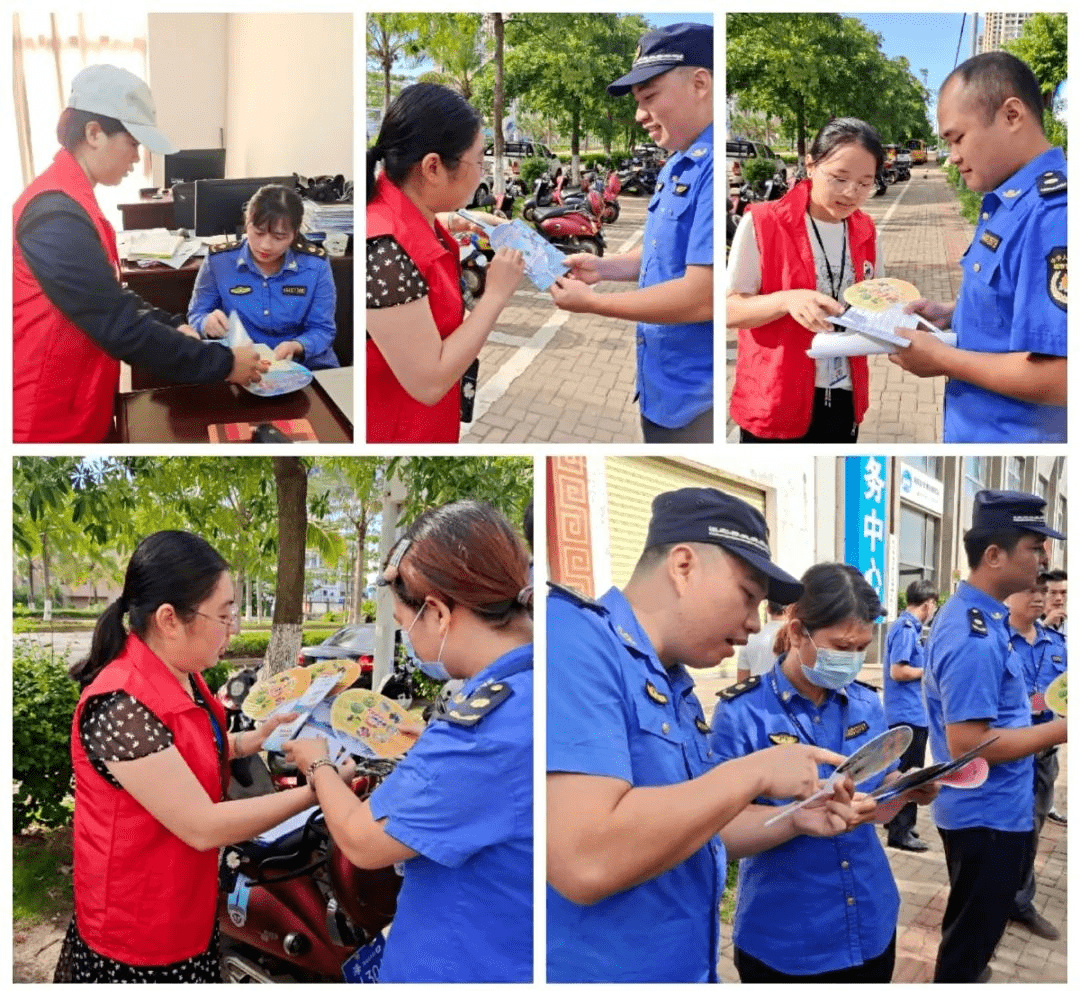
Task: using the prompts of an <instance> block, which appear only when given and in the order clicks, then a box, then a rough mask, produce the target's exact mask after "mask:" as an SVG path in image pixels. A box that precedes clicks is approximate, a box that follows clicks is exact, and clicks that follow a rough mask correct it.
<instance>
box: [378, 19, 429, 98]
mask: <svg viewBox="0 0 1080 991" xmlns="http://www.w3.org/2000/svg"><path fill="white" fill-rule="evenodd" d="M412 16H414V15H409V14H368V18H367V60H368V63H369V64H370V65H372V66H373V67H374V68H375V69H377V70H378V71H379V72H381V73H382V81H383V113H384V114H385V113H386V111H387V110H389V109H390V75H391V72H392V70H393V68H394V66H395V65H396V64H397V63H398V62H401V63H403V64H404V65H416V64H418V62H419V61H420V60H419V58H418V57H417V53H416V34H415V30H414V23H413V21H412V20H411V17H412Z"/></svg>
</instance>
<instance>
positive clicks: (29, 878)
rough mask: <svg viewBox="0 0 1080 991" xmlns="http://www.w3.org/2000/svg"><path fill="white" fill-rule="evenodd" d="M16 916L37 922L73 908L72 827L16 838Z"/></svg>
mask: <svg viewBox="0 0 1080 991" xmlns="http://www.w3.org/2000/svg"><path fill="white" fill-rule="evenodd" d="M12 843H13V848H12V854H11V874H12V905H11V911H12V917H13V921H14V922H25V923H30V924H33V923H36V922H42V921H44V920H46V919H52V918H53V916H56V915H65V914H66V913H68V912H70V911H71V905H72V898H71V827H70V826H64V827H61V828H59V829H48V830H44V829H43V830H37V831H34V832H32V833H29V834H27V835H25V836H15V837H13V840H12Z"/></svg>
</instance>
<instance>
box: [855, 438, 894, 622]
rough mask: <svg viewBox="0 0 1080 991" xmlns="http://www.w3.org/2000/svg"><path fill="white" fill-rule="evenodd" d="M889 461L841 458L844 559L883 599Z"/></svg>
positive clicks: (887, 527)
mask: <svg viewBox="0 0 1080 991" xmlns="http://www.w3.org/2000/svg"><path fill="white" fill-rule="evenodd" d="M888 515H889V464H888V461H887V460H886V459H885V458H879V457H869V458H845V459H844V561H845V562H846V563H847V564H851V565H854V566H855V567H856V568H858V569H859V571H861V572H862V574H863V576H864V577H865V578H866V580H867V581H868V582H869V583H870V585H871V586H872V587H873V589H874V591H875V592H877V594H878V598H880V599H881V601H882V602H883V603H884V601H885V546H886V543H887V539H888V533H889V524H888Z"/></svg>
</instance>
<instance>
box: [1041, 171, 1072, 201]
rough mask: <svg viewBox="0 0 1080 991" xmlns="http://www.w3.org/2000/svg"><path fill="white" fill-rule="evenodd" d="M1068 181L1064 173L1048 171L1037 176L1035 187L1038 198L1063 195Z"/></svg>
mask: <svg viewBox="0 0 1080 991" xmlns="http://www.w3.org/2000/svg"><path fill="white" fill-rule="evenodd" d="M1068 185H1069V181H1068V179H1066V178H1065V173H1064V172H1058V171H1056V170H1055V171H1050V172H1044V173H1043V174H1042V175H1041V176H1039V184H1038V186H1037V187H1036V188H1037V189H1038V190H1039V195H1040V196H1053V195H1054V194H1055V193H1064V192H1065V190H1066V189H1067V188H1068Z"/></svg>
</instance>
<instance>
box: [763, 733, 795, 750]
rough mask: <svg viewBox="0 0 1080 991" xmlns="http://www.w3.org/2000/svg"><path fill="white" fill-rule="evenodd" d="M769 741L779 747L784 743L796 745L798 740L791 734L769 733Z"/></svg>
mask: <svg viewBox="0 0 1080 991" xmlns="http://www.w3.org/2000/svg"><path fill="white" fill-rule="evenodd" d="M769 741H770V742H771V743H775V744H776V745H777V746H778V747H779V746H782V745H783V744H785V743H798V742H799V738H798V737H797V736H795V735H794V734H793V733H770V734H769Z"/></svg>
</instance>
